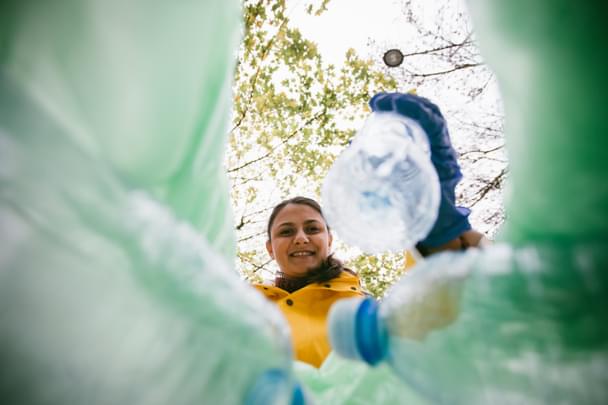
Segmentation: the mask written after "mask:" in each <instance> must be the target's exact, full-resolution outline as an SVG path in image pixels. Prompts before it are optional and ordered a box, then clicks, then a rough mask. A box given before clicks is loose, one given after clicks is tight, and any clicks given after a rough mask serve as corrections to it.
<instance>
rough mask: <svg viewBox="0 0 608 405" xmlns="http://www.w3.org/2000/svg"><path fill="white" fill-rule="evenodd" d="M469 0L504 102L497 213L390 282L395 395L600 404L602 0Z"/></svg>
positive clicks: (607, 90)
mask: <svg viewBox="0 0 608 405" xmlns="http://www.w3.org/2000/svg"><path fill="white" fill-rule="evenodd" d="M469 5H470V11H471V13H472V14H473V17H474V23H475V28H476V37H477V39H478V40H479V42H480V44H481V47H482V51H483V52H484V55H485V57H486V60H487V62H488V63H489V64H490V66H491V67H492V68H493V69H494V71H495V72H496V75H497V78H498V81H499V85H500V89H501V92H502V95H503V100H504V105H505V110H506V137H507V146H508V150H509V168H510V176H509V181H508V190H507V198H506V202H505V205H506V211H507V220H506V223H505V226H504V229H503V231H502V234H501V239H502V241H501V243H498V244H497V245H495V246H493V247H491V248H488V249H486V250H483V251H480V252H474V251H470V252H468V253H466V254H443V255H438V256H435V257H432V258H430V259H429V260H427V261H426V262H424V263H422V264H419V265H418V266H417V267H415V268H414V269H413V270H412V271H411V272H409V273H408V275H406V276H405V277H404V278H403V279H402V280H400V282H399V283H398V284H397V285H396V286H395V287H394V288H393V289H391V290H390V291H389V293H388V295H387V297H386V298H385V299H384V300H383V302H382V304H381V306H380V308H381V309H380V311H381V317H382V318H383V319H385V321H386V323H387V325H388V329H389V332H390V335H391V339H390V349H389V359H388V360H387V361H388V362H390V364H391V366H392V368H393V370H394V371H395V375H398V376H399V377H400V380H401V381H402V384H404V386H403V389H406V387H407V388H409V389H411V390H413V391H414V392H415V393H416V394H417V395H419V396H420V398H419V399H416V398H415V397H413V396H409V397H408V398H410V399H409V400H408V401H404V403H410V404H413V403H424V402H425V401H429V402H431V403H442V404H499V403H504V404H514V403H518V404H519V403H522V404H523V403H525V404H549V403H563V404H604V403H608V322H607V317H606V308H608V272H607V270H608V181H607V179H608V136H607V134H608V120H607V119H606V116H605V115H606V114H605V111H604V110H605V109H606V103H605V100H606V95H607V94H608V75H607V74H606V72H608V42H607V41H606V38H608V25H607V24H606V21H605V19H606V16H607V15H608V3H607V2H605V1H601V0H597V1H586V2H579V1H573V0H557V1H555V0H538V1H524V0H515V1H500V0H490V1H485V0H469ZM382 367H386V366H385V365H383V366H382ZM350 371H351V370H350V366H349V365H344V366H343V369H342V372H341V373H344V374H346V375H349V374H348V373H349V372H350ZM374 372H375V371H373V370H370V371H369V373H374ZM341 373H340V372H338V373H335V374H334V375H336V376H337V375H340V374H341ZM336 381H339V378H338V377H336ZM375 389H378V387H376V386H375V385H374V384H373V383H370V384H369V385H368V386H367V390H368V391H373V390H375ZM328 403H329V402H328ZM353 403H356V402H353ZM385 403H390V402H388V401H387V402H385Z"/></svg>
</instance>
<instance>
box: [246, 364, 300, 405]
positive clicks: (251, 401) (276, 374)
mask: <svg viewBox="0 0 608 405" xmlns="http://www.w3.org/2000/svg"><path fill="white" fill-rule="evenodd" d="M292 383H293V380H292V379H291V378H289V375H288V374H287V373H286V372H285V371H283V370H280V369H270V370H267V371H266V372H264V373H263V374H262V375H261V376H260V377H258V379H257V380H256V381H255V384H254V385H253V387H252V388H251V389H250V390H249V392H248V393H247V396H246V397H245V401H244V404H245V405H272V404H284V403H286V401H285V400H286V397H288V396H289V395H291V402H290V404H291V405H306V404H307V403H308V402H309V401H308V400H307V399H306V395H305V393H304V390H303V389H302V386H301V385H300V384H299V383H295V384H293V385H292ZM290 385H292V386H291V391H290V390H289V388H290Z"/></svg>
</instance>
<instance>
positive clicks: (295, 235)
mask: <svg viewBox="0 0 608 405" xmlns="http://www.w3.org/2000/svg"><path fill="white" fill-rule="evenodd" d="M331 242H332V236H331V233H329V231H328V229H327V225H326V224H325V220H324V219H323V217H322V216H321V214H319V213H318V212H317V211H316V210H315V209H313V208H312V207H309V206H308V205H304V204H287V205H286V206H285V207H283V209H282V210H281V211H280V212H279V213H278V214H277V216H276V217H275V219H274V221H273V223H272V226H271V228H270V240H269V241H266V249H267V250H268V254H270V257H272V258H273V259H274V260H276V261H277V264H278V265H279V268H280V269H281V271H282V272H283V274H285V275H286V276H291V277H302V276H304V275H305V274H306V272H307V271H308V270H310V269H313V268H315V267H318V266H319V265H320V264H321V263H322V262H323V261H324V260H325V259H326V258H327V256H329V252H330V248H331Z"/></svg>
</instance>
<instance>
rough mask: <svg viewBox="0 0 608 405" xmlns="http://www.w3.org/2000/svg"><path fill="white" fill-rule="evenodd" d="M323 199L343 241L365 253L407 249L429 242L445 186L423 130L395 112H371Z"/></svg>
mask: <svg viewBox="0 0 608 405" xmlns="http://www.w3.org/2000/svg"><path fill="white" fill-rule="evenodd" d="M322 200H323V206H324V212H325V215H326V217H327V220H328V222H329V224H330V225H331V226H332V227H333V228H334V229H335V230H336V232H337V233H338V235H339V236H340V238H342V240H344V241H345V242H346V243H349V244H351V245H354V246H358V247H359V248H361V249H362V250H363V251H365V252H368V253H379V252H383V251H402V250H403V249H405V248H408V247H411V246H413V245H414V244H415V243H416V242H418V241H419V240H421V239H423V238H424V237H425V236H426V235H427V234H428V233H429V232H430V230H431V228H432V227H433V224H434V223H435V220H436V218H437V212H438V208H439V201H440V187H439V180H438V177H437V173H436V171H435V169H434V167H433V165H432V163H431V159H430V147H429V142H428V139H427V136H426V134H425V133H424V131H423V130H422V128H421V127H420V126H419V125H418V124H417V123H416V122H415V121H414V120H411V119H408V118H405V117H403V116H400V115H397V114H394V113H389V112H374V113H372V114H370V116H369V117H368V118H367V120H366V121H365V123H364V125H363V127H362V128H361V130H359V132H358V133H357V135H356V136H355V138H354V139H353V141H352V143H351V144H350V146H349V147H348V148H347V149H346V150H345V151H344V152H343V153H342V154H341V155H340V156H339V157H338V158H337V159H336V161H335V162H334V164H333V166H332V167H331V169H330V171H329V173H328V174H327V177H326V178H325V181H324V183H323V188H322Z"/></svg>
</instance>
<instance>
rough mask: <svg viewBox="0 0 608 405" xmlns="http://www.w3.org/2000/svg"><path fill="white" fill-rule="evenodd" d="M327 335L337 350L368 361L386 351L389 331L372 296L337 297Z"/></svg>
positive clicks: (374, 363) (345, 355) (378, 359)
mask: <svg viewBox="0 0 608 405" xmlns="http://www.w3.org/2000/svg"><path fill="white" fill-rule="evenodd" d="M328 322H329V339H330V342H331V345H332V347H333V349H334V351H335V352H336V353H338V354H339V355H341V356H343V357H346V358H348V359H354V360H362V361H365V362H366V363H368V364H370V365H376V364H378V363H379V362H381V361H382V360H383V359H384V358H385V357H386V354H387V351H388V350H387V349H388V333H387V331H386V327H385V326H384V323H383V322H382V320H381V319H380V318H379V317H378V303H377V302H376V301H375V300H374V299H373V298H366V299H361V298H349V299H344V300H340V301H338V302H337V303H336V304H334V306H333V307H332V308H331V311H330V314H329V321H328Z"/></svg>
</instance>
